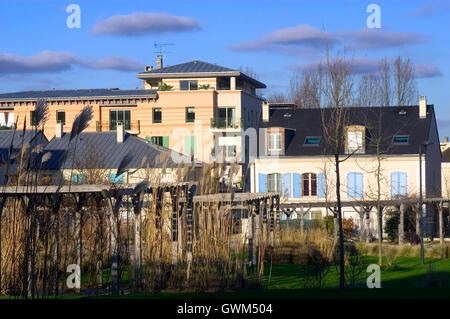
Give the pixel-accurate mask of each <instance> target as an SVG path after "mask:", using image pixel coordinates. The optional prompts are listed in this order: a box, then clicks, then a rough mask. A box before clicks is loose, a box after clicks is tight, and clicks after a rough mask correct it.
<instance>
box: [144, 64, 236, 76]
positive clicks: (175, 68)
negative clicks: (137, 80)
mask: <svg viewBox="0 0 450 319" xmlns="http://www.w3.org/2000/svg"><path fill="white" fill-rule="evenodd" d="M230 71H237V70H232V69H229V68H226V67H223V66H220V65H216V64H211V63H207V62H202V61H191V62H186V63H181V64H176V65H171V66H166V67H164V68H161V69H155V70H151V71H148V72H142V73H193V72H202V73H204V72H230Z"/></svg>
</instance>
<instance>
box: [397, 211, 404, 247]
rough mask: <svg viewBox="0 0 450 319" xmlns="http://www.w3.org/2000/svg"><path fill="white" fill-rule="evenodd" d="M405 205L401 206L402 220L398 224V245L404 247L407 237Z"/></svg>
mask: <svg viewBox="0 0 450 319" xmlns="http://www.w3.org/2000/svg"><path fill="white" fill-rule="evenodd" d="M405 210H406V206H405V204H403V203H402V204H400V217H399V218H400V220H399V223H398V244H399V245H400V246H401V245H403V240H404V237H405Z"/></svg>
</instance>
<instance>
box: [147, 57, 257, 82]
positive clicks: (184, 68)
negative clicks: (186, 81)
mask: <svg viewBox="0 0 450 319" xmlns="http://www.w3.org/2000/svg"><path fill="white" fill-rule="evenodd" d="M187 74H189V75H194V74H195V75H196V77H199V76H201V75H202V74H203V75H209V76H221V75H223V76H224V75H228V76H237V77H240V78H242V79H244V80H246V81H248V82H250V83H252V84H253V85H255V87H257V88H265V87H266V85H265V84H264V83H262V82H260V81H258V80H256V79H254V78H252V77H250V76H248V75H246V74H244V73H242V72H241V71H239V70H233V69H230V68H226V67H223V66H220V65H216V64H211V63H207V62H203V61H197V60H196V61H191V62H186V63H181V64H176V65H171V66H166V67H164V68H161V69H154V70H151V71H145V72H140V73H138V78H141V79H145V78H158V77H159V78H161V77H162V76H164V77H174V76H179V75H187Z"/></svg>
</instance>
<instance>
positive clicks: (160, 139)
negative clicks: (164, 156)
mask: <svg viewBox="0 0 450 319" xmlns="http://www.w3.org/2000/svg"><path fill="white" fill-rule="evenodd" d="M152 143H153V144H157V145H159V146H163V137H162V136H152Z"/></svg>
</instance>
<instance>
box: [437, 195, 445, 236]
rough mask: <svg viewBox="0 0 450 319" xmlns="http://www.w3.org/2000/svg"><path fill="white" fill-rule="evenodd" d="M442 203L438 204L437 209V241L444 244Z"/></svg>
mask: <svg viewBox="0 0 450 319" xmlns="http://www.w3.org/2000/svg"><path fill="white" fill-rule="evenodd" d="M442 205H443V204H442V203H440V204H438V209H439V243H440V244H441V245H443V244H444V213H443V207H442Z"/></svg>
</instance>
